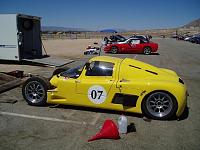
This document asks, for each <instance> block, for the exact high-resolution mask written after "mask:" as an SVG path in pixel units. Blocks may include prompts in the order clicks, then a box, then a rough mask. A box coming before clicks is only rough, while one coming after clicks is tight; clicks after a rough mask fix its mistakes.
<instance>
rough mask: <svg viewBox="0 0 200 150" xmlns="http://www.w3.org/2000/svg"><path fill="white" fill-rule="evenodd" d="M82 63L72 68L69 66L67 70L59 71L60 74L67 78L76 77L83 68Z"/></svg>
mask: <svg viewBox="0 0 200 150" xmlns="http://www.w3.org/2000/svg"><path fill="white" fill-rule="evenodd" d="M83 67H84V64H82V65H79V66H77V67H74V68H70V69H68V70H67V71H64V72H61V73H60V75H61V76H64V77H68V78H78V77H79V76H80V74H81V72H82V70H83Z"/></svg>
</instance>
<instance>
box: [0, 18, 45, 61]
mask: <svg viewBox="0 0 200 150" xmlns="http://www.w3.org/2000/svg"><path fill="white" fill-rule="evenodd" d="M40 32H41V23H40V17H36V16H29V15H23V14H0V59H1V60H14V61H21V60H23V59H35V58H41V57H42V56H43V54H42V41H41V36H40Z"/></svg>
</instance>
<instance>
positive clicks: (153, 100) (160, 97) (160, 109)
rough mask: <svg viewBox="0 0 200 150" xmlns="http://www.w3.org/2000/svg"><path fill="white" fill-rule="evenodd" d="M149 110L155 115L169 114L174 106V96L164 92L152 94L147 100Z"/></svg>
mask: <svg viewBox="0 0 200 150" xmlns="http://www.w3.org/2000/svg"><path fill="white" fill-rule="evenodd" d="M146 108H147V110H148V112H149V113H150V114H151V115H153V116H155V117H159V118H160V117H164V116H166V115H168V114H169V113H170V112H171V110H172V108H173V101H172V98H171V97H170V96H169V95H168V94H167V93H164V92H156V93H153V94H151V95H150V96H149V97H148V99H147V101H146Z"/></svg>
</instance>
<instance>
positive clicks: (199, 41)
mask: <svg viewBox="0 0 200 150" xmlns="http://www.w3.org/2000/svg"><path fill="white" fill-rule="evenodd" d="M189 41H190V42H192V43H196V44H200V37H196V36H195V37H192V38H190V40H189Z"/></svg>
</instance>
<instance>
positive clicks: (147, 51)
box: [144, 47, 151, 55]
mask: <svg viewBox="0 0 200 150" xmlns="http://www.w3.org/2000/svg"><path fill="white" fill-rule="evenodd" d="M144 54H146V55H149V54H151V48H149V47H145V48H144Z"/></svg>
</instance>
